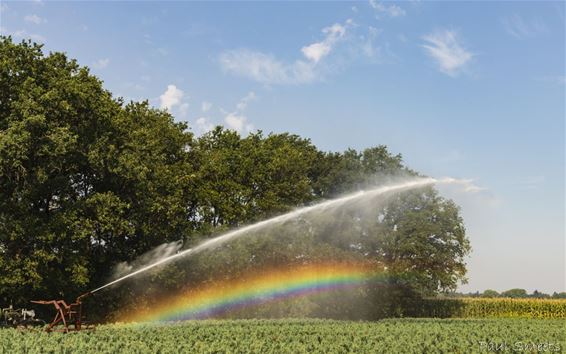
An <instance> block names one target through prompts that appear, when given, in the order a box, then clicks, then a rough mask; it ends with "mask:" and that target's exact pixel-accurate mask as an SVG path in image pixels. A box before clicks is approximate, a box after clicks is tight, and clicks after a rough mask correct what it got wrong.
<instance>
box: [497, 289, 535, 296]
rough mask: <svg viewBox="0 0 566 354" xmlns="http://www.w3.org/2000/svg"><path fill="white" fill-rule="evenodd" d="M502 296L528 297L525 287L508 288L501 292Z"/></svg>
mask: <svg viewBox="0 0 566 354" xmlns="http://www.w3.org/2000/svg"><path fill="white" fill-rule="evenodd" d="M501 296H502V297H510V298H524V297H528V296H529V295H528V294H527V291H526V290H525V289H509V290H507V291H504V292H502V293H501Z"/></svg>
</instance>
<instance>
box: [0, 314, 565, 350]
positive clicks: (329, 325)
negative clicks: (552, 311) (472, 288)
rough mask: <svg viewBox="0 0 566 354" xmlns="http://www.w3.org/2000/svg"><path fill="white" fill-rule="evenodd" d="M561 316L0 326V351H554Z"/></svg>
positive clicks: (560, 338) (561, 344) (561, 343)
mask: <svg viewBox="0 0 566 354" xmlns="http://www.w3.org/2000/svg"><path fill="white" fill-rule="evenodd" d="M563 325H564V321H563V320H537V319H444V320H442V319H390V320H382V321H377V322H348V321H331V320H235V321H227V320H224V321H220V320H207V321H187V322H183V323H177V324H170V325H151V324H146V325H104V326H100V327H98V328H97V329H96V330H94V331H92V332H79V333H71V334H67V335H65V334H60V333H51V334H48V333H44V332H39V331H37V332H28V331H18V330H14V329H4V330H0V353H29V354H34V353H81V354H89V353H162V354H164V353H186V352H195V353H399V352H402V353H425V352H426V353H469V352H489V351H493V350H494V349H497V348H499V349H502V348H504V350H509V351H511V350H520V351H526V352H535V351H542V350H543V349H545V351H547V352H561V351H562V350H564V348H566V346H565V345H566V343H565V338H564V327H563Z"/></svg>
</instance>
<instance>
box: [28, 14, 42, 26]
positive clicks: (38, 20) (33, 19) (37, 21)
mask: <svg viewBox="0 0 566 354" xmlns="http://www.w3.org/2000/svg"><path fill="white" fill-rule="evenodd" d="M24 21H25V22H28V23H33V24H36V25H39V24H41V23H45V22H47V21H46V20H44V19H42V18H41V17H39V16H37V15H35V14H34V15H26V16H24Z"/></svg>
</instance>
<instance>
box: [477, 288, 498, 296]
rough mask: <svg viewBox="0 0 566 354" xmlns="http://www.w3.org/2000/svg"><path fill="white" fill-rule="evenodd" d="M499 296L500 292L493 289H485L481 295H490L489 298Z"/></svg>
mask: <svg viewBox="0 0 566 354" xmlns="http://www.w3.org/2000/svg"><path fill="white" fill-rule="evenodd" d="M498 296H499V293H498V292H497V291H495V290H491V289H487V290H485V291H484V292H483V293H482V295H481V297H488V298H492V297H498Z"/></svg>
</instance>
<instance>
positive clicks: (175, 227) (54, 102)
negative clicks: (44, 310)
mask: <svg viewBox="0 0 566 354" xmlns="http://www.w3.org/2000/svg"><path fill="white" fill-rule="evenodd" d="M0 58H2V59H1V61H0V88H1V89H0V273H1V274H3V276H2V277H1V278H0V298H2V297H3V298H7V299H11V300H14V301H15V302H18V301H23V300H27V299H30V298H32V297H42V298H44V297H51V296H61V295H62V294H64V295H66V296H72V295H73V294H75V295H76V294H78V293H80V292H81V291H85V290H87V289H88V287H89V286H90V285H91V284H93V283H99V282H100V281H102V280H103V277H105V276H107V275H108V269H109V266H110V265H112V264H115V263H117V262H119V261H122V260H126V259H132V258H134V257H135V256H136V255H138V254H140V253H142V252H144V251H146V250H148V249H149V248H151V247H154V246H156V245H158V244H160V243H162V242H165V241H167V240H172V239H178V238H179V237H182V236H183V235H184V234H185V232H186V231H187V226H188V223H187V216H186V208H185V205H187V204H188V201H189V200H191V198H192V197H193V196H192V195H191V193H190V192H191V189H190V188H189V187H190V185H191V183H192V166H191V164H190V163H189V162H190V153H188V152H186V150H187V147H188V146H189V145H190V144H191V142H192V135H191V134H190V133H188V132H186V126H185V125H184V124H179V123H173V117H172V116H171V115H169V114H168V113H166V112H163V111H159V110H155V109H152V108H150V107H149V105H148V103H147V102H143V103H131V104H128V105H124V103H123V102H122V100H121V99H114V98H113V97H112V95H111V94H110V93H109V92H108V91H106V90H104V89H103V88H102V82H101V81H100V80H98V79H97V78H96V77H94V76H92V75H91V74H90V73H89V70H88V68H84V67H80V66H79V65H78V64H77V63H76V61H74V60H69V59H67V57H66V56H65V55H64V54H62V53H51V54H49V55H47V56H44V55H43V53H42V50H41V46H40V45H37V44H31V43H30V42H22V43H20V44H14V43H13V42H12V40H11V38H9V37H8V38H5V37H2V38H1V39H0Z"/></svg>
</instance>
